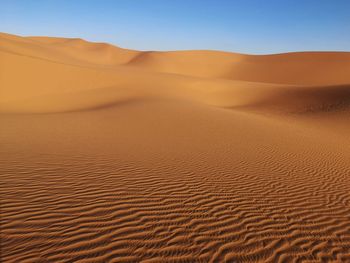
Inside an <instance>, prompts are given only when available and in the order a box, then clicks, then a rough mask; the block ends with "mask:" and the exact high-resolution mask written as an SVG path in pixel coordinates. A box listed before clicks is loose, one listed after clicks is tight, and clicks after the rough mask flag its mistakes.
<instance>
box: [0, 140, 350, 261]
mask: <svg viewBox="0 0 350 263" xmlns="http://www.w3.org/2000/svg"><path fill="white" fill-rule="evenodd" d="M224 141H225V140H224ZM226 142H227V141H226ZM260 146H261V148H259V147H260ZM265 146H266V145H265ZM237 147H238V149H236V150H239V148H240V147H243V146H239V145H238V146H237ZM246 147H250V146H246ZM255 147H256V149H257V150H256V156H255V158H256V159H255V161H254V162H252V161H251V160H250V159H249V158H248V157H249V156H247V155H242V156H239V155H235V154H233V151H235V149H233V148H232V145H231V146H230V145H228V146H225V145H224V144H222V145H220V143H218V146H217V147H216V148H213V149H212V152H211V153H204V152H198V154H195V153H190V154H188V155H186V156H177V155H176V154H173V155H171V156H172V158H170V157H169V156H167V155H163V154H159V155H158V154H153V155H152V154H150V155H149V156H148V157H149V162H147V161H144V162H140V160H139V159H138V158H133V157H131V156H129V157H127V158H126V157H125V156H122V155H121V154H118V151H116V152H115V155H114V157H113V158H112V157H111V155H96V156H91V155H86V154H73V153H72V154H70V155H69V156H66V155H60V154H57V153H56V154H42V155H40V154H34V155H30V154H28V153H27V154H23V155H21V156H20V157H18V154H17V153H16V152H12V153H11V151H7V154H6V155H5V154H2V156H3V158H2V159H1V163H0V165H1V167H2V184H1V195H2V198H1V199H2V205H1V214H2V217H1V221H2V222H1V243H2V244H1V246H2V251H1V253H2V255H1V257H2V261H3V262H349V261H350V194H349V187H350V168H349V166H348V165H347V164H346V162H347V161H348V160H347V159H346V158H345V157H346V156H345V157H344V156H343V155H336V152H334V155H333V157H332V159H330V160H328V161H325V162H323V163H322V162H319V160H320V159H321V158H322V156H320V154H319V153H317V152H312V150H313V149H311V148H308V149H306V151H308V152H307V154H306V155H304V156H313V160H316V163H317V164H318V165H314V163H313V161H312V160H311V161H310V160H305V161H304V162H302V159H300V158H299V157H298V154H304V153H303V152H302V149H299V153H298V154H297V153H291V152H288V151H284V150H281V149H279V148H277V147H274V146H273V145H272V146H271V145H270V146H268V148H264V147H263V143H261V145H255ZM169 151H170V150H169ZM259 153H261V154H263V156H264V158H260V157H259ZM14 156H16V158H14ZM176 156H177V157H176ZM277 157H278V158H277ZM317 158H320V159H317ZM287 160H288V161H287ZM344 167H347V168H346V169H344Z"/></svg>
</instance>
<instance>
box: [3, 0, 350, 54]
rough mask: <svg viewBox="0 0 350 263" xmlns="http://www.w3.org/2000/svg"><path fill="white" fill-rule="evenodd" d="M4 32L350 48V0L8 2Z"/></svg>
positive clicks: (150, 42)
mask: <svg viewBox="0 0 350 263" xmlns="http://www.w3.org/2000/svg"><path fill="white" fill-rule="evenodd" d="M0 31H1V32H6V33H12V34H18V35H47V36H63V37H81V38H84V39H87V40H90V41H100V42H110V43H113V44H116V45H118V46H121V47H125V48H132V49H139V50H180V49H214V50H226V51H233V52H241V53H254V54H261V53H278V52H287V51H304V50H324V51H325V50H337V51H350V0H81V1H80V0H22V1H19V0H0Z"/></svg>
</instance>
